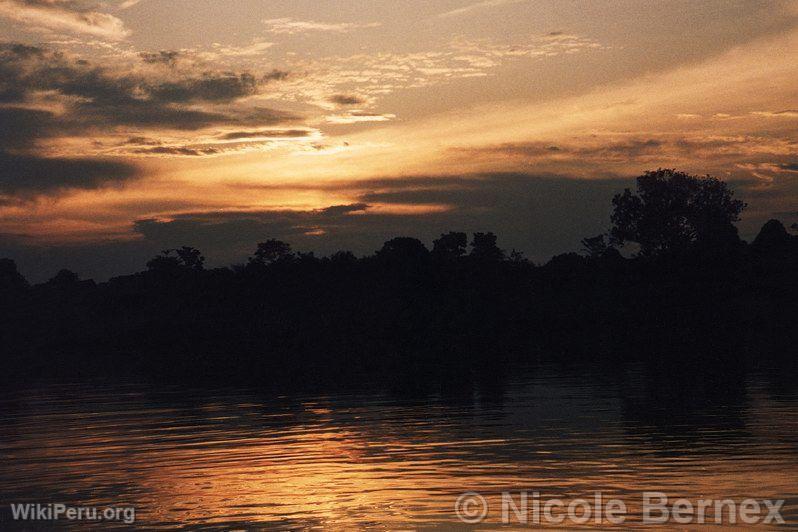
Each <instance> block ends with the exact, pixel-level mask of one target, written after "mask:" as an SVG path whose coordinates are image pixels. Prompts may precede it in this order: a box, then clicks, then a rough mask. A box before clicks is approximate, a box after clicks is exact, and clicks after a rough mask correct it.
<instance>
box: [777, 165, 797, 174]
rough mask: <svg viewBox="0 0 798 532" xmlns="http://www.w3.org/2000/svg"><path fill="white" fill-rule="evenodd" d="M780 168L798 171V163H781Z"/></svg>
mask: <svg viewBox="0 0 798 532" xmlns="http://www.w3.org/2000/svg"><path fill="white" fill-rule="evenodd" d="M779 168H781V169H782V170H787V171H788V172H798V163H784V164H780V165H779Z"/></svg>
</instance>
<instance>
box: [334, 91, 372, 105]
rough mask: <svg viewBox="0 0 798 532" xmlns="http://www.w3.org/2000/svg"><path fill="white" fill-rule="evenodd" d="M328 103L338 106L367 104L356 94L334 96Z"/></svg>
mask: <svg viewBox="0 0 798 532" xmlns="http://www.w3.org/2000/svg"><path fill="white" fill-rule="evenodd" d="M327 101H329V102H330V103H334V104H336V105H360V104H362V103H365V100H364V99H363V98H361V97H360V96H356V95H354V94H333V95H332V96H330V97H329V98H328V99H327Z"/></svg>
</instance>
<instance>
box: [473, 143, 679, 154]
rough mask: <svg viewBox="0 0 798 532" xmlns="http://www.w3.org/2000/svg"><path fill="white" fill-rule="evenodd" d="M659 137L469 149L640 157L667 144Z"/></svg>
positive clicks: (505, 145) (518, 152)
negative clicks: (584, 143) (580, 143)
mask: <svg viewBox="0 0 798 532" xmlns="http://www.w3.org/2000/svg"><path fill="white" fill-rule="evenodd" d="M665 144H666V143H665V142H664V141H662V140H659V139H629V140H626V141H623V142H608V143H603V144H597V145H589V146H559V145H558V146H555V145H551V144H546V143H543V142H520V143H507V144H500V145H498V146H489V147H487V148H477V149H476V150H467V151H472V152H476V153H483V154H496V155H509V156H518V157H545V156H550V155H553V154H556V155H558V156H568V155H570V156H573V157H580V158H581V157H639V156H641V155H647V154H652V153H656V152H657V151H658V150H660V149H661V148H663V147H664V146H665Z"/></svg>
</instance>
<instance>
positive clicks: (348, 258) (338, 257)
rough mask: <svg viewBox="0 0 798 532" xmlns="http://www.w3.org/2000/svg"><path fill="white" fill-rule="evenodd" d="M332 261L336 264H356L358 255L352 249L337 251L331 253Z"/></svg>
mask: <svg viewBox="0 0 798 532" xmlns="http://www.w3.org/2000/svg"><path fill="white" fill-rule="evenodd" d="M330 262H334V263H336V264H354V263H355V262H357V257H355V254H354V253H352V252H351V251H336V252H335V253H333V254H332V255H330Z"/></svg>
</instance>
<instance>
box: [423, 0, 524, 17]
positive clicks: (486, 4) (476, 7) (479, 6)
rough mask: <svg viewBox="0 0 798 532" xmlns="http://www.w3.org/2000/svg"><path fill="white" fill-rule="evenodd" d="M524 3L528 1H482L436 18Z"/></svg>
mask: <svg viewBox="0 0 798 532" xmlns="http://www.w3.org/2000/svg"><path fill="white" fill-rule="evenodd" d="M526 1H528V0H483V1H482V2H475V3H473V4H468V5H467V6H464V7H460V8H457V9H452V10H451V11H446V12H444V13H441V14H439V15H438V17H440V18H448V17H459V16H461V15H467V14H470V13H473V12H475V11H482V10H485V9H491V8H494V7H501V6H506V5H512V4H520V3H522V2H526Z"/></svg>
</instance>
